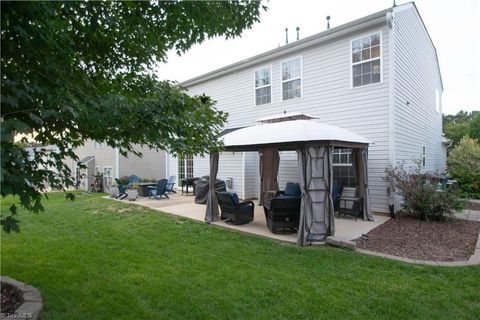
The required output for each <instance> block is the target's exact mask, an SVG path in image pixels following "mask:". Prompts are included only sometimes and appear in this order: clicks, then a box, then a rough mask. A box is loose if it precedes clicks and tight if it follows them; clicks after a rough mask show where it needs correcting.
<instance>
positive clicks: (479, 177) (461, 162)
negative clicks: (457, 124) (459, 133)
mask: <svg viewBox="0 0 480 320" xmlns="http://www.w3.org/2000/svg"><path fill="white" fill-rule="evenodd" d="M447 168H448V173H449V176H450V177H451V178H452V179H455V180H457V182H458V186H459V187H460V190H461V192H462V194H463V195H464V196H465V197H468V198H476V199H479V198H480V144H479V143H478V141H477V140H475V139H472V138H469V137H468V136H466V137H463V138H462V139H461V140H460V143H459V144H458V145H457V146H456V147H455V148H454V149H453V150H452V151H451V152H450V155H449V156H448V159H447Z"/></svg>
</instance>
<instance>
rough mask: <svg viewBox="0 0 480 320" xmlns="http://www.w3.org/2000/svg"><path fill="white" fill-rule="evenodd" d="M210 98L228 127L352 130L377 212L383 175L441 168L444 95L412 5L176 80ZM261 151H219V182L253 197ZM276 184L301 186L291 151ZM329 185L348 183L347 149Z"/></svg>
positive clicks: (202, 171) (199, 167)
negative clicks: (279, 122)
mask: <svg viewBox="0 0 480 320" xmlns="http://www.w3.org/2000/svg"><path fill="white" fill-rule="evenodd" d="M182 85H183V86H184V87H186V88H187V89H188V91H189V93H190V94H203V93H205V94H207V95H209V96H211V97H212V98H213V99H214V100H216V101H217V102H218V104H217V106H216V107H217V108H218V109H220V110H223V111H226V112H228V114H229V116H228V123H227V125H226V129H234V128H239V127H245V126H250V125H254V124H255V120H256V119H259V118H262V117H266V116H270V115H274V114H279V113H282V112H284V111H286V112H300V113H305V114H309V115H312V116H315V117H318V118H319V120H318V121H319V122H322V123H327V124H332V125H336V126H339V127H341V128H344V129H348V130H351V131H353V132H356V133H358V134H360V135H362V136H364V137H366V138H368V139H369V140H371V141H373V143H372V144H371V145H370V147H369V160H368V167H369V187H370V194H371V203H372V208H373V210H374V211H379V212H386V211H387V208H388V206H387V205H388V197H387V192H386V191H387V187H388V186H387V183H386V181H384V179H383V177H384V176H385V173H384V171H385V169H386V168H387V167H388V166H389V165H397V164H399V163H401V162H404V161H405V162H406V163H407V165H412V164H413V160H414V159H418V160H420V161H421V165H422V167H423V170H425V171H443V170H444V166H445V159H444V156H443V155H444V152H443V145H442V141H443V140H442V113H441V112H442V109H441V95H442V92H443V86H442V79H441V75H440V70H439V65H438V60H437V55H436V49H435V46H434V45H433V42H432V40H431V38H430V36H429V34H428V32H427V29H426V27H425V25H424V23H423V21H422V18H421V17H420V14H419V12H418V10H417V8H416V6H415V4H414V3H413V2H412V3H407V4H404V5H400V6H395V7H393V8H389V9H386V10H383V11H380V12H377V13H374V14H372V15H369V16H366V17H363V18H361V19H358V20H355V21H352V22H349V23H347V24H344V25H341V26H338V27H335V28H332V29H328V30H326V31H323V32H320V33H318V34H315V35H313V36H310V37H307V38H305V39H301V40H298V41H296V42H293V43H290V44H287V45H284V46H282V47H279V48H277V49H274V50H271V51H268V52H265V53H262V54H259V55H256V56H254V57H251V58H248V59H245V60H242V61H240V62H237V63H234V64H231V65H228V66H226V67H224V68H221V69H218V70H214V71H212V72H209V73H207V74H204V75H201V76H199V77H196V78H193V79H190V80H187V81H185V82H183V83H182ZM166 161H167V164H166V166H167V173H166V175H167V176H168V175H172V174H173V175H177V176H179V177H180V178H182V177H184V176H187V177H188V176H203V175H207V174H208V172H209V161H208V159H207V158H201V157H195V156H193V157H187V158H184V159H176V158H174V157H173V156H171V155H168V156H167V160H166ZM258 163H259V159H258V154H257V153H255V152H252V153H250V152H243V153H242V152H235V153H231V152H230V153H229V152H225V153H223V154H221V155H220V165H219V172H218V177H219V178H220V179H227V178H231V179H232V181H233V184H232V185H231V188H229V190H231V191H234V192H237V193H238V195H239V197H240V198H257V197H258V194H259V174H258V172H259V170H258ZM278 179H279V184H280V187H281V188H282V186H284V185H285V183H286V182H287V181H298V180H299V178H298V173H297V158H296V154H295V152H282V153H281V162H280V169H279V177H278ZM334 181H335V183H339V184H342V185H344V186H351V185H355V181H354V173H353V168H352V164H351V156H350V151H349V150H348V149H338V150H337V151H336V152H335V156H334Z"/></svg>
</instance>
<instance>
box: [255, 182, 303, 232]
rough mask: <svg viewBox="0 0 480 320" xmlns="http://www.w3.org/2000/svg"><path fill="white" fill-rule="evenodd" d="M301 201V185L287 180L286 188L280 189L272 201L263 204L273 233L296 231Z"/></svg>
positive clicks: (268, 225)
mask: <svg viewBox="0 0 480 320" xmlns="http://www.w3.org/2000/svg"><path fill="white" fill-rule="evenodd" d="M301 202H302V196H301V191H300V185H299V184H298V183H292V182H287V185H286V186H285V190H283V191H278V192H277V193H276V194H275V196H274V197H273V198H272V200H270V203H269V204H265V205H264V206H263V210H264V211H265V219H266V220H267V227H268V229H269V230H270V231H271V232H272V233H277V232H278V231H283V232H285V231H292V232H296V231H297V229H298V224H299V222H300V205H301Z"/></svg>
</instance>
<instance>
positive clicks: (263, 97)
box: [255, 67, 272, 106]
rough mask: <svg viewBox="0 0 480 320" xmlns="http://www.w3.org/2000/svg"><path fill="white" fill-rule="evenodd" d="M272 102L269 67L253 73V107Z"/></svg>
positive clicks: (270, 71)
mask: <svg viewBox="0 0 480 320" xmlns="http://www.w3.org/2000/svg"><path fill="white" fill-rule="evenodd" d="M270 102H272V69H271V68H270V67H267V68H263V69H260V70H256V71H255V105H257V106H259V105H262V104H267V103H270Z"/></svg>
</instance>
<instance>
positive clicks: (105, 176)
mask: <svg viewBox="0 0 480 320" xmlns="http://www.w3.org/2000/svg"><path fill="white" fill-rule="evenodd" d="M105 169H111V170H112V171H111V172H112V175H111V176H108V177H107V175H105ZM102 173H103V184H104V186H108V185H107V183H106V179H107V178H111V179H112V182H111V184H110V186H109V187H111V186H112V185H113V184H114V183H115V177H114V175H113V166H102Z"/></svg>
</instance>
